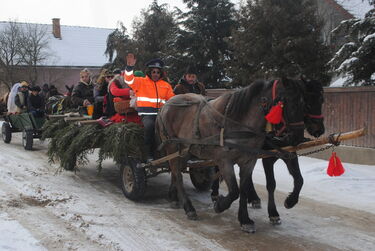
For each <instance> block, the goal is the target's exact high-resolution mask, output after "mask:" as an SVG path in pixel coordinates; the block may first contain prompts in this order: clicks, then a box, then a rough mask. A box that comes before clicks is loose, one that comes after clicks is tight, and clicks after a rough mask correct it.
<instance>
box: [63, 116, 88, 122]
mask: <svg viewBox="0 0 375 251" xmlns="http://www.w3.org/2000/svg"><path fill="white" fill-rule="evenodd" d="M89 119H90V118H85V117H66V118H64V120H65V121H66V122H69V121H81V120H89Z"/></svg>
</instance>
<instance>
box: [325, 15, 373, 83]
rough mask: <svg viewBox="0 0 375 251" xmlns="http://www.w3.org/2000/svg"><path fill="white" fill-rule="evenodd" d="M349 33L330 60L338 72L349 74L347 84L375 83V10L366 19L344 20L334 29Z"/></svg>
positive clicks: (335, 31) (330, 63)
mask: <svg viewBox="0 0 375 251" xmlns="http://www.w3.org/2000/svg"><path fill="white" fill-rule="evenodd" d="M332 33H333V38H334V39H335V38H336V36H337V35H338V34H343V33H344V34H347V36H345V42H344V43H343V44H342V45H341V48H340V49H339V50H338V52H337V53H336V54H335V55H334V57H333V58H332V59H331V61H330V62H329V65H330V66H331V67H332V70H333V71H334V72H336V73H337V74H342V75H345V76H347V77H348V78H347V80H346V82H345V83H344V86H347V85H375V10H374V9H372V10H370V11H369V12H368V13H367V14H366V16H365V18H364V19H356V18H353V19H349V20H345V21H343V22H342V23H341V24H340V25H339V26H338V27H337V28H336V29H335V30H333V31H332Z"/></svg>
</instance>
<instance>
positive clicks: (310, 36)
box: [231, 0, 329, 85]
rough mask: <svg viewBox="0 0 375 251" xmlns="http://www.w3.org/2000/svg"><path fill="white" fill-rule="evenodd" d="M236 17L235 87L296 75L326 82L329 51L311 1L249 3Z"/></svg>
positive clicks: (250, 0) (287, 0)
mask: <svg viewBox="0 0 375 251" xmlns="http://www.w3.org/2000/svg"><path fill="white" fill-rule="evenodd" d="M237 18H238V22H239V28H238V29H237V30H236V31H235V32H234V33H233V39H232V43H231V44H232V48H233V50H234V60H233V61H232V65H231V67H232V68H231V73H232V76H233V78H234V82H235V83H236V84H239V85H247V84H249V83H251V82H252V81H253V80H255V79H257V78H274V77H281V76H289V77H295V76H297V75H299V74H305V75H306V76H308V77H310V78H314V79H317V80H320V81H322V82H323V83H325V84H326V83H328V82H329V76H328V74H327V69H326V68H327V67H326V63H327V61H328V59H329V51H328V48H327V47H326V46H324V45H323V44H322V42H321V40H320V29H321V22H320V21H319V20H318V18H317V17H316V6H315V5H314V1H311V0H308V1H306V0H255V1H252V0H248V1H247V3H246V4H245V5H243V6H241V7H240V11H239V13H238V16H237Z"/></svg>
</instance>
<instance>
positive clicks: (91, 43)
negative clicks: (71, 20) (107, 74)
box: [0, 22, 113, 67]
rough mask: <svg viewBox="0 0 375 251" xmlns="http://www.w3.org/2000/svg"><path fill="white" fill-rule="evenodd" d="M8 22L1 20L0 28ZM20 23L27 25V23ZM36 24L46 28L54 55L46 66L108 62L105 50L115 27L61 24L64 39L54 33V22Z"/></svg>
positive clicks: (98, 64) (101, 63) (45, 63)
mask: <svg viewBox="0 0 375 251" xmlns="http://www.w3.org/2000/svg"><path fill="white" fill-rule="evenodd" d="M8 24H9V23H8V22H0V30H1V29H4V28H5V27H6V26H7V25H8ZM19 24H20V25H24V26H26V23H19ZM33 25H34V24H33ZM35 25H38V26H39V27H40V28H42V29H46V31H47V34H48V41H49V43H48V46H49V53H51V54H52V55H53V56H52V57H50V58H49V59H48V60H47V61H45V62H44V63H43V65H44V66H88V67H100V66H102V65H103V64H105V63H108V58H107V57H106V56H105V55H104V52H105V50H106V41H107V37H108V35H109V34H110V33H111V32H113V29H105V28H92V27H81V26H67V25H61V26H60V28H61V37H62V39H59V38H55V37H54V36H53V34H52V24H35Z"/></svg>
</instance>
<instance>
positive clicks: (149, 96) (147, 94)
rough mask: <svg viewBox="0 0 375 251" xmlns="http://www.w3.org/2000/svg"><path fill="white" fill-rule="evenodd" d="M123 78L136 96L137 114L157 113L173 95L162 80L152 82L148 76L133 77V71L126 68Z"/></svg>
mask: <svg viewBox="0 0 375 251" xmlns="http://www.w3.org/2000/svg"><path fill="white" fill-rule="evenodd" d="M124 79H125V83H126V84H127V85H128V86H129V87H130V88H132V90H133V91H134V92H135V95H136V96H137V111H138V115H157V114H158V110H159V109H160V108H161V107H163V105H164V104H165V103H166V102H167V101H168V100H169V99H170V98H172V97H173V96H174V93H173V90H172V87H171V85H170V84H169V83H168V82H166V81H164V80H158V81H156V82H154V81H153V80H152V79H150V78H149V77H148V76H146V77H135V76H134V75H133V71H126V70H125V74H124Z"/></svg>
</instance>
